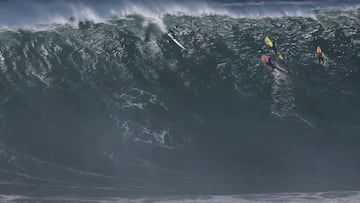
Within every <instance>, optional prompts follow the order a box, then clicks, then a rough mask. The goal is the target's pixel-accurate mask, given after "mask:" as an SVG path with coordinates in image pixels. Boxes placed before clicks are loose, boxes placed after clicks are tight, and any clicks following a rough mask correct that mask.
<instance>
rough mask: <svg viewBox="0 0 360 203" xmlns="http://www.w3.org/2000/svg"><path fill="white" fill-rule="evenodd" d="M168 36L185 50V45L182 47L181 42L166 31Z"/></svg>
mask: <svg viewBox="0 0 360 203" xmlns="http://www.w3.org/2000/svg"><path fill="white" fill-rule="evenodd" d="M168 36H169V37H170V39H171V40H172V41H173V42H175V44H176V45H178V46H179V47H180V48H181V49H183V50H186V49H185V47H184V46H183V45H182V44H180V42H179V41H177V40H176V39H175V38H174V36H172V35H171V34H170V33H168Z"/></svg>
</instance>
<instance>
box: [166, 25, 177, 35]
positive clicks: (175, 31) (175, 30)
mask: <svg viewBox="0 0 360 203" xmlns="http://www.w3.org/2000/svg"><path fill="white" fill-rule="evenodd" d="M178 31H179V30H178V26H177V25H174V26H172V27H171V28H169V30H168V34H171V35H172V36H173V37H175V35H176V33H177V32H178Z"/></svg>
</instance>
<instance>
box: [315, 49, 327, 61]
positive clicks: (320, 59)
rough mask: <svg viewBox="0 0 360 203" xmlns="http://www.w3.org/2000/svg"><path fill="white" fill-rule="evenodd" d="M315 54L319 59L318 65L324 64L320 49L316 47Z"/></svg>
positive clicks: (323, 56) (323, 55)
mask: <svg viewBox="0 0 360 203" xmlns="http://www.w3.org/2000/svg"><path fill="white" fill-rule="evenodd" d="M316 54H317V56H318V59H319V64H324V63H325V60H324V59H325V54H324V52H322V50H321V49H320V47H319V46H318V47H317V49H316Z"/></svg>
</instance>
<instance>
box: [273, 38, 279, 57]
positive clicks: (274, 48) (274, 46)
mask: <svg viewBox="0 0 360 203" xmlns="http://www.w3.org/2000/svg"><path fill="white" fill-rule="evenodd" d="M272 48H273V50H274V52H275V55H276V56H277V55H278V52H277V48H276V43H275V41H273V47H272Z"/></svg>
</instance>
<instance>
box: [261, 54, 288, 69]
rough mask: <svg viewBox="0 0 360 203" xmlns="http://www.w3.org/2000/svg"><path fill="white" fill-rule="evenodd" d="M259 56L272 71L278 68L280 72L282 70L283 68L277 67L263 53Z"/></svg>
mask: <svg viewBox="0 0 360 203" xmlns="http://www.w3.org/2000/svg"><path fill="white" fill-rule="evenodd" d="M261 58H262V59H263V61H264V62H265V64H266V65H268V66H270V67H271V69H272V70H273V71H275V70H278V71H280V72H284V70H283V69H281V68H279V67H277V66H276V65H275V64H274V63H273V62H272V61H271V59H270V58H269V57H267V56H266V55H265V54H261Z"/></svg>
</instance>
